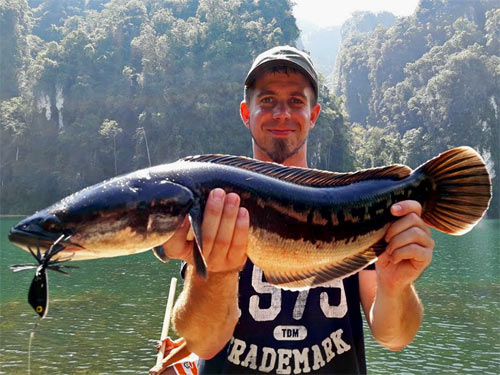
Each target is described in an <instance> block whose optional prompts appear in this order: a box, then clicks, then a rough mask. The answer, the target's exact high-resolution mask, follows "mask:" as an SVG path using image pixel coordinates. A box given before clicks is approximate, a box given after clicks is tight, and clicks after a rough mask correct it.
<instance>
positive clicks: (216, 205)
mask: <svg viewBox="0 0 500 375" xmlns="http://www.w3.org/2000/svg"><path fill="white" fill-rule="evenodd" d="M225 197H226V193H225V192H224V190H222V189H219V188H217V189H214V190H212V191H211V192H210V194H209V195H208V199H207V203H206V205H205V211H204V212H203V223H202V225H201V233H202V237H203V238H202V246H203V255H204V256H205V259H208V258H209V257H210V253H211V252H212V247H213V244H214V241H215V237H216V235H217V231H218V229H219V223H220V220H221V217H222V212H223V210H224V199H225Z"/></svg>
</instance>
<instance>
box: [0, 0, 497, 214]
mask: <svg viewBox="0 0 500 375" xmlns="http://www.w3.org/2000/svg"><path fill="white" fill-rule="evenodd" d="M491 4H494V2H492V1H490V2H488V1H481V0H478V1H475V0H470V1H445V0H423V1H421V4H420V5H419V8H418V10H417V12H416V13H415V14H414V15H413V16H411V17H407V18H403V19H398V20H394V19H390V20H389V21H388V22H390V23H388V24H385V26H379V27H378V28H376V29H375V30H374V31H373V25H372V24H371V25H370V23H373V20H374V19H379V20H380V16H379V17H375V18H374V17H370V16H369V15H366V14H365V15H363V16H362V17H360V15H359V14H358V18H354V19H352V20H350V21H349V22H348V23H346V25H344V27H343V33H344V39H343V44H342V47H341V51H340V56H339V59H338V61H337V66H338V71H337V74H336V75H335V79H336V87H337V94H338V97H334V96H333V95H332V94H331V93H330V92H329V91H328V89H327V88H326V86H324V85H323V87H322V89H321V93H320V102H321V104H322V107H323V110H322V114H321V116H320V119H319V121H318V124H317V125H316V127H315V129H314V131H313V132H312V134H311V140H310V147H309V149H308V152H309V161H310V164H311V166H314V167H317V168H324V169H329V170H338V171H346V170H353V169H356V168H363V167H371V166H375V165H380V164H388V163H394V162H403V163H407V164H409V165H410V166H412V167H414V166H416V165H417V164H418V163H419V162H420V161H423V160H424V159H427V158H430V157H433V156H435V154H436V153H437V152H441V151H443V150H444V149H446V148H448V147H451V146H455V145H459V144H469V145H471V146H473V147H475V148H477V149H478V150H479V151H480V152H481V153H482V154H483V156H485V158H487V160H488V163H489V165H490V166H492V171H494V173H496V175H497V176H498V144H497V145H496V147H495V140H497V142H498V128H499V123H498V121H499V119H498V110H497V107H498V104H499V93H498V89H499V87H500V85H499V84H498V79H499V78H498V77H499V71H498V66H499V64H498V56H497V55H496V54H497V53H498V50H499V48H498V47H499V46H498V43H499V20H500V14H499V11H498V9H497V10H493V6H492V5H491ZM291 10H292V2H291V1H289V0H258V1H257V0H141V1H139V0H111V1H110V0H30V1H27V0H8V1H7V0H0V31H1V32H0V48H1V54H0V82H1V84H0V127H1V136H0V167H1V171H0V213H2V214H6V213H23V214H28V213H31V212H32V211H33V210H35V209H39V208H42V207H44V206H46V205H48V204H50V203H52V202H54V201H56V200H58V199H60V198H61V197H63V196H65V195H67V194H70V193H72V192H74V191H76V190H78V189H81V188H83V187H84V186H87V185H90V184H92V183H96V182H99V181H101V180H103V179H105V178H108V177H111V176H114V175H116V174H121V173H125V172H129V171H132V170H135V169H138V168H142V167H147V166H149V165H150V164H159V163H163V162H168V161H173V160H176V159H178V158H180V157H182V156H186V155H192V154H199V153H209V152H218V153H231V154H238V155H250V151H251V150H250V137H249V135H248V133H247V130H246V128H245V127H244V126H243V125H242V123H241V120H240V118H239V113H238V109H239V103H240V101H241V98H242V91H243V87H242V83H243V80H244V77H245V75H246V73H247V71H248V69H249V66H250V64H251V62H252V60H253V58H254V57H255V56H256V55H257V54H258V53H260V52H261V51H263V50H265V49H267V48H268V47H272V46H275V45H278V44H291V45H295V44H296V43H297V41H298V38H299V29H298V28H297V25H296V20H295V18H294V17H293V15H292V11H291ZM382 18H384V17H382ZM389 18H390V17H389ZM394 22H395V23H394ZM391 25H392V26H391ZM370 30H372V31H370ZM342 97H343V98H342ZM342 103H343V105H342ZM346 114H347V116H348V120H346V119H345V116H346ZM493 166H494V168H493ZM494 181H498V179H497V178H496V179H495V180H494ZM496 185H498V183H496ZM497 202H498V201H497ZM491 213H493V214H497V213H498V204H497V203H496V206H495V207H494V209H493V210H490V214H491Z"/></svg>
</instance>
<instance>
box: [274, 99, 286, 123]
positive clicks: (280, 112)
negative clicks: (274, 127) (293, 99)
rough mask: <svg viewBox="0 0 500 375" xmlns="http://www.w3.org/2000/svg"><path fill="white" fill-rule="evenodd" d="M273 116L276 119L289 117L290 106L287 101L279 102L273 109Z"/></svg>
mask: <svg viewBox="0 0 500 375" xmlns="http://www.w3.org/2000/svg"><path fill="white" fill-rule="evenodd" d="M273 117H274V118H275V119H277V120H278V119H289V118H290V107H289V106H288V104H287V103H286V102H278V103H277V104H276V106H275V107H274V110H273Z"/></svg>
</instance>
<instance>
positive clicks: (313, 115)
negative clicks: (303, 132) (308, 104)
mask: <svg viewBox="0 0 500 375" xmlns="http://www.w3.org/2000/svg"><path fill="white" fill-rule="evenodd" d="M320 112H321V105H320V104H316V105H315V106H314V107H313V108H312V110H311V116H310V118H309V120H310V121H311V125H310V127H309V129H312V128H314V125H315V124H316V120H317V119H318V117H319V113H320Z"/></svg>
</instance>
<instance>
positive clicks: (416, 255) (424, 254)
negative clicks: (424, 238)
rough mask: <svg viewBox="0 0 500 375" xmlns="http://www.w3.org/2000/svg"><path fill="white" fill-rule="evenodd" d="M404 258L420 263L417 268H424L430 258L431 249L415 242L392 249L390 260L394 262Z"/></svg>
mask: <svg viewBox="0 0 500 375" xmlns="http://www.w3.org/2000/svg"><path fill="white" fill-rule="evenodd" d="M404 260H411V261H412V262H414V263H416V264H418V265H420V266H419V268H425V267H426V266H427V265H428V264H430V262H431V260H432V250H430V249H429V248H426V247H423V246H420V245H417V244H410V245H407V246H405V247H403V248H401V249H398V250H396V251H394V252H393V253H392V255H391V262H392V263H394V264H398V263H400V262H402V261H404Z"/></svg>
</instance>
